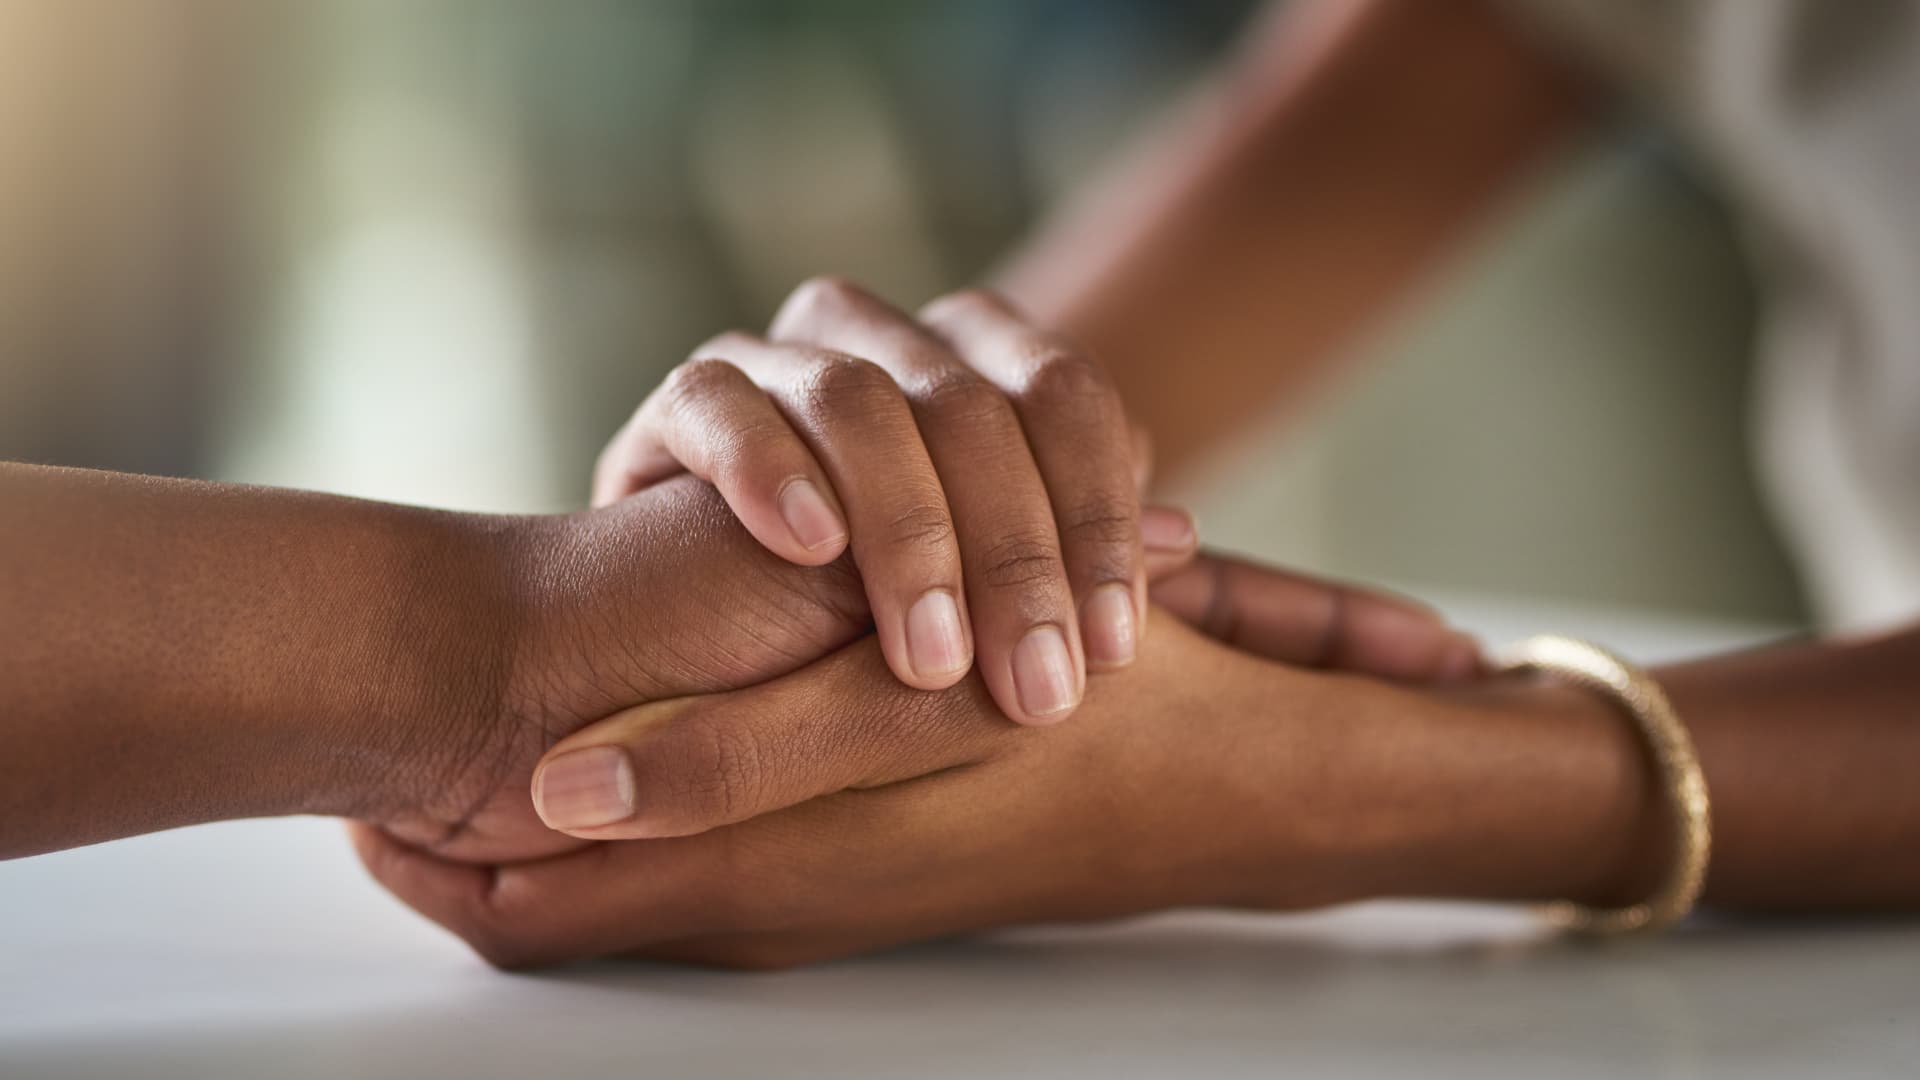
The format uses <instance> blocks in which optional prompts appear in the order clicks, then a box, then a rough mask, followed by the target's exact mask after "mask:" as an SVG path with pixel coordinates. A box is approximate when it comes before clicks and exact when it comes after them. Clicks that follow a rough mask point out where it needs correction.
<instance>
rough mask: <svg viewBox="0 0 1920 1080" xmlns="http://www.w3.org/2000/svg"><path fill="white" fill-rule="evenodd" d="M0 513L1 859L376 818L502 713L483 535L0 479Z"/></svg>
mask: <svg viewBox="0 0 1920 1080" xmlns="http://www.w3.org/2000/svg"><path fill="white" fill-rule="evenodd" d="M0 506H4V507H5V508H6V513H5V515H4V517H3V518H0V612H4V618H0V686H4V687H5V688H6V690H5V698H4V702H0V823H3V824H0V857H12V856H19V855H25V854H31V853H34V852H39V851H46V850H52V849H54V848H59V847H66V846H71V845H74V844H80V843H90V842H95V841H98V840H103V839H108V838H111V837H115V836H122V835H127V834H130V833H135V832H144V831H148V830H152V829H158V828H166V827H170V826H175V825H182V824H188V823H191V822H197V821H206V820H211V819H214V818H225V817H239V816H251V815H259V814H281V813H296V812H327V813H360V812H366V811H369V810H373V809H376V807H374V806H371V805H369V804H368V800H369V799H377V798H378V795H379V792H380V791H381V790H383V789H388V788H395V787H400V786H412V787H418V786H422V785H431V784H432V783H434V782H435V780H436V779H437V778H434V777H404V776H398V775H393V773H394V770H397V769H404V768H410V767H413V766H414V764H415V763H417V762H420V761H423V760H428V761H431V760H453V759H455V758H456V757H457V754H448V753H440V754H423V753H419V752H417V751H418V750H419V749H420V746H421V744H422V743H424V742H428V741H431V740H447V739H454V738H457V737H459V734H460V733H459V731H458V730H449V729H446V728H445V726H444V724H442V725H440V726H436V721H443V720H445V719H446V718H448V717H450V716H456V715H460V714H461V713H462V711H463V710H464V711H466V714H467V715H469V716H471V715H480V714H482V713H484V712H485V711H486V710H487V709H489V708H491V707H492V706H491V699H493V698H497V697H498V695H499V693H500V679H501V678H502V671H501V664H502V660H503V654H502V653H500V652H499V651H497V650H490V649H486V648H476V647H475V646H474V645H473V644H470V643H475V642H479V643H484V642H487V641H488V640H489V637H488V634H487V633H485V632H476V631H484V630H485V628H488V627H494V628H501V629H504V622H503V619H502V617H501V613H500V608H501V605H502V603H503V598H502V597H499V596H493V595H489V594H488V592H487V590H486V588H485V585H486V583H487V582H489V581H490V580H498V579H497V578H496V577H495V576H493V575H489V574H488V573H486V572H485V567H484V566H483V565H478V564H482V563H484V561H485V559H486V558H487V557H488V556H487V553H486V552H485V550H484V549H485V544H484V543H481V542H478V541H479V538H480V537H483V536H484V535H485V530H484V528H476V525H477V524H479V523H481V522H482V521H483V520H484V519H478V518H474V517H472V516H468V515H454V514H444V513H438V512H434V511H428V510H419V509H413V508H407V507H399V506H388V505H383V504H378V503H367V502H360V501H357V500H351V499H340V498H333V497H328V496H322V495H311V494H304V493H297V492H286V491H272V490H267V489H256V488H242V487H234V486H227V485H219V484H207V483H200V482H195V481H186V480H168V479H157V478H151V477H136V476H126V475H120V474H113V473H98V472H87V471H81V470H71V469H53V468H40V467H34V466H25V465H13V464H0ZM456 651H458V653H459V656H458V659H459V665H458V670H460V671H461V672H462V676H461V678H460V680H458V682H457V684H455V683H453V682H451V681H450V680H448V679H445V678H441V677H429V675H430V674H431V675H435V676H437V675H438V674H439V673H440V672H443V671H445V670H447V669H448V668H449V666H450V661H451V660H452V659H453V656H452V654H453V653H454V652H456ZM468 730H480V729H479V726H478V725H469V727H468Z"/></svg>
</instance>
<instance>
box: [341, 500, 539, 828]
mask: <svg viewBox="0 0 1920 1080" xmlns="http://www.w3.org/2000/svg"><path fill="white" fill-rule="evenodd" d="M540 520H541V519H538V518H532V517H503V516H489V515H479V514H456V513H445V512H438V511H427V510H416V509H411V508H404V509H403V508H392V511H391V516H390V517H389V518H388V520H384V521H379V522H374V523H370V526H369V528H368V529H367V530H365V532H364V534H363V536H362V537H361V538H360V540H361V542H362V543H363V544H364V545H365V546H364V548H363V550H364V551H365V552H366V557H365V566H366V570H365V575H364V580H363V581H362V582H361V583H360V585H361V592H360V596H359V598H358V601H357V604H356V606H357V607H358V608H359V610H360V611H361V613H362V620H363V621H362V624H361V627H360V634H358V635H354V637H357V638H358V639H359V640H352V639H351V638H350V639H349V640H350V645H349V652H350V654H357V655H358V656H359V660H358V661H357V667H356V666H354V665H350V664H348V663H344V662H342V663H337V664H335V665H333V667H334V669H335V670H336V671H337V672H339V676H340V679H341V681H342V682H343V683H344V684H345V686H346V690H345V691H344V692H343V694H342V695H341V698H342V700H343V702H344V703H345V704H346V706H347V711H346V713H345V715H344V716H343V718H342V721H341V724H342V729H341V737H340V740H339V741H340V743H341V746H342V748H343V749H345V750H346V751H347V752H346V753H343V754H339V755H335V756H334V757H333V758H332V759H331V761H330V765H332V766H333V767H332V768H331V769H330V770H329V771H328V774H327V775H326V776H325V777H323V778H322V779H323V782H322V785H321V787H320V789H319V791H318V792H317V793H316V794H317V798H318V799H319V801H320V803H321V805H319V806H317V807H313V808H310V809H315V810H317V811H318V812H324V813H330V814H337V815H342V816H351V817H358V818H363V819H367V820H385V819H390V818H392V817H395V816H402V815H405V816H414V815H419V814H423V813H424V814H432V815H436V816H443V817H447V818H448V819H449V820H451V819H453V818H454V816H455V814H454V811H455V810H458V809H463V808H464V807H466V806H467V805H470V803H471V802H472V801H473V800H475V799H477V798H479V797H480V796H481V795H482V794H483V793H484V791H485V790H486V789H487V788H488V787H489V785H490V784H491V783H492V782H493V778H491V777H489V776H486V775H483V774H485V773H488V772H489V771H490V770H491V769H492V767H493V763H495V762H497V761H500V760H503V759H505V758H506V757H507V755H506V753H505V750H506V743H507V742H508V741H509V740H510V739H511V738H512V737H513V736H514V734H515V732H514V727H515V725H514V723H513V720H512V718H511V717H510V715H509V708H508V704H507V703H508V695H509V687H510V685H511V683H512V680H513V671H514V667H515V663H516V658H517V656H518V655H519V652H520V650H521V643H522V639H523V636H524V633H525V627H526V625H527V624H528V622H529V619H528V617H527V614H526V611H527V606H528V605H527V601H526V596H527V586H526V582H527V580H528V567H527V565H526V563H527V560H526V558H525V557H524V555H523V552H525V551H526V550H527V548H528V544H527V542H526V538H527V535H528V534H529V532H531V531H532V530H533V529H534V528H535V527H536V523H537V522H539V521H540Z"/></svg>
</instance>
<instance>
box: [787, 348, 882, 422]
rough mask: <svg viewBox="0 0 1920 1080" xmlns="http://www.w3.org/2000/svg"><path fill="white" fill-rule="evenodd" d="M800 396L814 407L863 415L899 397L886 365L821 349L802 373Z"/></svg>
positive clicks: (826, 410) (819, 409)
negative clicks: (804, 372) (821, 351)
mask: <svg viewBox="0 0 1920 1080" xmlns="http://www.w3.org/2000/svg"><path fill="white" fill-rule="evenodd" d="M801 396H802V398H803V399H804V400H805V401H806V402H807V404H808V406H809V407H810V408H812V409H814V410H816V411H825V412H833V413H846V414H852V415H856V416H857V415H863V414H866V413H870V412H874V411H877V410H880V409H883V408H885V407H886V406H887V404H889V403H890V402H893V401H897V400H901V397H902V395H901V393H900V387H899V386H898V385H897V384H896V383H895V382H894V381H893V376H891V375H889V374H887V371H886V369H885V368H883V367H881V366H880V365H879V364H876V363H874V362H873V361H871V360H862V359H860V358H859V357H857V356H847V355H846V354H844V353H832V352H828V353H822V354H820V355H819V357H818V358H817V359H816V360H815V361H814V363H813V365H812V367H811V369H810V370H809V371H808V372H807V374H806V375H805V376H803V377H802V386H801Z"/></svg>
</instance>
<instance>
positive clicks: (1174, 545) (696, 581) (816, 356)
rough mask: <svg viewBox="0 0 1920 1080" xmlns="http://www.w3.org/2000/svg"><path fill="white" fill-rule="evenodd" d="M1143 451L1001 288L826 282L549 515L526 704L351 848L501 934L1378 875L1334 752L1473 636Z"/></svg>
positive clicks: (1446, 673) (809, 947)
mask: <svg viewBox="0 0 1920 1080" xmlns="http://www.w3.org/2000/svg"><path fill="white" fill-rule="evenodd" d="M1146 472H1147V468H1146V461H1145V446H1144V442H1143V441H1142V440H1140V439H1138V438H1137V437H1135V436H1134V435H1133V434H1132V433H1131V432H1130V431H1129V429H1128V425H1127V421H1126V418H1125V414H1124V411H1123V410H1122V409H1121V407H1120V404H1119V401H1118V399H1117V397H1116V396H1115V395H1114V394H1113V391H1112V389H1111V388H1110V387H1109V386H1108V385H1107V383H1106V381H1105V379H1104V376H1103V375H1102V374H1101V373H1100V369H1099V368H1098V367H1097V365H1096V364H1094V363H1093V362H1092V361H1091V360H1090V359H1089V358H1086V357H1083V356H1081V355H1080V354H1079V353H1078V352H1077V351H1076V350H1075V349H1074V348H1073V347H1072V345H1071V343H1069V342H1067V341H1065V340H1064V339H1062V338H1060V337H1058V336H1056V335H1053V334H1049V333H1046V332H1044V331H1042V330H1040V329H1037V328H1035V327H1032V326H1030V325H1029V324H1027V323H1026V322H1025V321H1023V320H1022V318H1021V317H1020V316H1019V315H1018V314H1017V313H1016V312H1014V311H1013V309H1012V308H1011V307H1009V306H1008V305H1006V304H1005V303H1004V302H1001V301H999V300H998V299H996V298H994V297H992V296H990V295H987V294H981V293H967V294H961V295H959V296H955V297H949V298H946V299H944V300H941V301H938V302H936V303H935V304H933V305H930V306H929V308H928V309H926V310H925V311H923V312H922V313H921V315H920V317H918V318H914V317H909V316H907V315H904V314H902V313H900V312H897V311H895V310H893V309H892V308H890V307H888V306H887V305H886V304H884V303H883V302H881V301H879V300H878V299H876V298H874V297H872V296H870V295H868V294H866V293H864V292H862V291H860V290H858V289H857V288H855V287H852V286H850V285H847V284H845V283H842V282H838V281H833V280H825V281H817V282H812V283H809V284H808V285H806V286H803V287H802V288H801V290H799V291H798V292H797V293H796V294H795V296H794V297H793V298H792V299H791V300H790V301H789V303H788V304H787V305H786V306H785V308H784V309H783V310H782V312H781V314H780V315H779V316H778V317H777V318H776V320H775V321H774V324H773V326H772V327H771V328H770V330H769V331H768V333H767V334H766V335H765V336H753V335H746V334H739V333H736V334H728V335H723V336H721V337H719V338H716V339H714V340H713V341H712V342H709V343H708V344H707V345H705V346H702V348H701V349H700V350H697V351H696V353H695V354H694V357H693V358H692V359H691V360H690V361H689V362H688V363H687V364H686V365H683V366H682V367H681V368H679V369H678V370H677V371H676V372H675V373H674V375H673V376H672V377H670V378H669V379H668V380H667V381H666V383H665V384H664V385H663V387H662V388H661V390H660V391H658V392H657V393H656V394H654V395H653V396H652V397H650V398H649V399H648V400H647V402H646V403H644V404H643V405H642V406H641V407H640V409H639V411H638V412H637V413H636V414H635V417H634V419H633V421H632V422H630V423H629V424H628V425H627V426H626V427H625V428H624V429H623V430H622V431H621V432H620V434H619V435H617V436H616V437H615V438H614V440H613V442H612V443H611V444H610V445H609V447H608V449H607V452H606V453H605V454H604V455H603V456H602V459H601V462H600V466H599V468H598V470H597V475H596V478H595V484H594V490H595V504H596V509H594V510H592V511H590V512H587V513H583V514H580V515H575V516H573V517H570V518H566V519H561V520H560V521H558V522H556V523H554V524H553V525H551V526H550V528H552V529H554V530H556V531H557V535H554V536H548V537H543V538H541V539H540V541H539V542H537V543H535V542H529V543H527V544H526V545H525V546H526V548H527V549H528V550H529V551H530V552H537V553H538V558H539V559H540V560H541V562H542V566H541V567H539V568H535V569H534V570H532V571H531V572H530V573H529V574H527V575H526V577H527V579H528V580H530V581H533V582H535V583H536V584H535V585H534V586H532V587H530V591H531V592H532V594H533V595H532V596H530V597H528V598H526V603H525V605H524V606H525V608H526V610H528V611H531V612H532V613H533V614H532V615H531V616H530V617H529V618H528V619H526V620H525V623H526V629H525V631H524V632H523V633H520V634H518V635H517V640H516V645H515V648H514V649H513V650H512V653H511V658H510V660H509V661H508V662H507V664H506V667H507V670H506V671H505V672H504V673H502V674H501V676H500V678H499V679H498V680H497V683H498V687H499V689H498V692H497V694H496V695H494V701H493V703H492V705H491V706H490V707H491V708H492V709H493V710H494V711H495V712H497V713H498V715H499V716H500V718H501V719H500V722H499V723H498V724H496V725H493V726H491V727H490V728H489V730H488V732H487V734H486V736H485V737H482V738H476V739H474V740H470V741H471V742H472V744H473V745H471V746H467V747H465V748H464V749H463V754H464V758H463V763H462V766H461V767H460V768H459V769H457V770H454V771H453V773H452V774H451V775H453V776H455V778H456V779H455V780H454V781H453V782H451V783H449V784H448V785H447V787H446V790H445V791H443V792H441V793H439V795H438V796H437V797H435V798H432V799H425V800H421V801H420V802H419V803H418V804H417V805H412V806H407V807H402V808H398V809H396V810H392V811H390V812H383V813H381V814H378V815H370V816H372V817H375V818H377V821H374V822H368V823H361V824H357V825H356V826H354V838H355V843H356V845H357V847H358V849H359V851H360V854H361V855H362V857H363V858H364V860H365V861H366V863H367V865H368V867H369V869H370V870H371V871H372V873H373V874H374V876H375V877H376V878H378V879H379V880H380V881H381V882H382V883H383V884H385V885H386V886H388V887H389V888H391V889H392V890H393V891H394V892H395V893H397V894H398V895H399V896H400V897H401V898H402V899H404V900H405V901H406V902H407V903H409V904H411V905H412V906H413V907H415V908H416V909H418V910H419V911H420V912H422V913H423V914H425V915H426V916H428V917H429V918H432V919H434V920H435V921H437V922H439V923H441V924H442V925H444V926H446V927H447V928H449V929H450V930H452V931H453V932H455V933H456V934H458V935H460V936H461V937H462V938H464V939H465V940H467V941H468V942H469V943H471V944H472V945H473V946H474V947H475V948H476V949H477V950H478V951H479V952H480V953H481V954H482V955H483V956H485V957H486V958H487V959H489V960H490V961H492V962H494V963H497V964H501V965H505V966H525V965H532V964H544V963H552V962H558V961H564V960H569V959H576V958H584V957H590V956H600V955H608V954H618V955H636V956H648V957H659V958H670V959H676V960H688V961H697V962H704V963H718V964H726V965H733V966H748V967H765V966H781V965H788V964H793V963H799V962H804V961H810V960H815V959H820V958H825V957H830V956H835V955H843V954H847V953H851V952H857V951H862V950H866V949H871V948H876V947H881V946H885V945H889V944H893V943H897V942H902V941H908V940H913V939H918V938H923V937H930V936H938V935H945V934H951V933H956V932H962V931H967V930H973V929H978V928H983V927H988V926H994V925H1000V924H1005V923H1010V922H1018V921H1029V920H1041V919H1044V920H1056V919H1084V918H1098V917H1104V916H1111V915H1117V914H1123V913H1128V912H1134V911H1144V910H1150V909H1155V908H1161V907H1169V906H1180V905H1193V904H1251V905H1256V906H1262V907H1294V906H1301V905H1307V904H1317V903H1325V902H1329V901H1332V900H1337V899H1340V898H1342V897H1346V896H1350V895H1360V892H1361V890H1362V889H1364V888H1366V887H1367V886H1368V885H1369V884H1371V883H1367V882H1362V881H1360V880H1358V879H1357V878H1356V877H1354V875H1353V874H1352V873H1351V872H1350V871H1351V868H1352V867H1354V866H1356V865H1360V863H1358V862H1356V860H1354V859H1353V858H1351V857H1348V858H1342V859H1337V860H1335V859H1327V858H1324V857H1323V856H1324V855H1325V853H1326V851H1327V849H1328V848H1329V845H1330V841H1329V837H1331V836H1333V835H1334V834H1335V833H1336V832H1337V831H1338V829H1337V827H1336V824H1335V823H1336V822H1339V821H1341V820H1344V819H1345V818H1346V817H1347V816H1350V813H1351V810H1352V808H1351V807H1350V806H1347V805H1345V802H1346V800H1347V799H1348V796H1347V795H1346V794H1344V793H1343V788H1342V785H1338V784H1335V783H1332V782H1330V780H1329V777H1330V776H1332V775H1335V774H1336V771H1337V770H1336V766H1337V764H1338V763H1339V762H1342V761H1343V760H1345V759H1344V758H1343V756H1342V755H1346V754H1350V753H1353V752H1355V751H1352V750H1350V749H1349V747H1351V746H1352V745H1353V744H1354V739H1355V733H1356V732H1358V731H1361V730H1363V729H1365V727H1366V725H1365V724H1364V723H1360V722H1358V718H1360V717H1363V716H1378V717H1389V716H1395V715H1399V714H1401V713H1404V712H1405V711H1406V710H1407V709H1409V708H1411V707H1413V704H1414V701H1413V695H1409V694H1405V693H1402V692H1401V691H1397V690H1395V689H1393V688H1392V687H1391V686H1390V685H1389V681H1390V680H1397V681H1402V682H1422V681H1449V680H1458V679H1461V678H1464V677H1466V676H1468V675H1470V674H1472V673H1473V672H1474V671H1475V670H1476V666H1477V653H1476V651H1475V649H1474V648H1473V645H1472V643H1471V641H1470V640H1469V639H1467V638H1465V637H1464V636H1462V635H1460V634H1458V633H1456V632H1454V631H1452V630H1450V629H1448V628H1447V627H1446V626H1445V625H1444V624H1442V623H1441V622H1440V621H1439V620H1438V619H1437V618H1436V617H1435V616H1434V615H1433V614H1432V613H1431V612H1429V611H1427V610H1426V609H1423V608H1420V607H1417V606H1415V605H1411V604H1408V603H1406V602H1404V601H1400V600H1397V599H1395V598H1390V597H1386V596H1382V595H1378V594H1373V593H1369V592H1364V591H1361V590H1356V589H1352V588H1349V587H1341V586H1334V585H1329V584H1324V583H1320V582H1316V581H1312V580H1309V579H1306V578H1302V577H1299V576H1296V575H1290V574H1284V573H1280V572H1276V571H1271V570H1266V569H1262V568H1258V567H1254V566H1251V565H1248V564H1245V563H1240V562H1236V561H1232V560H1228V559H1224V558H1219V557H1216V556H1212V555H1207V554H1200V553H1197V550H1196V544H1197V541H1196V539H1195V537H1194V534H1193V529H1192V526H1191V522H1190V521H1189V520H1188V519H1186V517H1185V516H1184V515H1183V514H1180V513H1178V512H1176V511H1170V510H1164V509H1156V508H1148V509H1146V510H1144V511H1143V510H1142V509H1141V507H1140V502H1139V497H1138V493H1139V491H1141V490H1142V489H1143V487H1144V483H1145V476H1146ZM683 473H691V474H692V475H691V476H686V475H682V474H683ZM702 481H706V482H710V483H711V485H712V486H711V487H709V486H708V485H707V483H703V482H702ZM721 500H724V502H725V504H726V505H725V508H724V509H723V508H722V507H721V506H720V501H721ZM1150 580H1151V586H1150V585H1149V582H1150ZM615 582H617V583H618V584H617V586H616V585H615V584H614V583H615ZM634 597H641V598H644V606H636V605H635V604H634V603H632V602H631V598H634ZM616 598H626V601H627V602H620V600H619V599H616ZM1149 600H1150V601H1151V604H1150V603H1149ZM1149 638H1150V639H1151V645H1150V646H1148V645H1147V644H1146V642H1147V641H1148V639H1149ZM609 656H617V657H618V658H619V662H617V663H613V662H609V661H608V659H607V658H608V657H609ZM1314 669H1335V670H1339V671H1347V672H1361V673H1366V674H1369V675H1373V676H1378V677H1379V678H1376V679H1364V680H1363V679H1356V678H1351V677H1342V676H1338V675H1332V674H1327V673H1326V672H1325V671H1323V670H1314ZM1089 672H1091V677H1089V674H1088V673H1089ZM1076 710H1077V714H1076V715H1074V716H1073V718H1072V720H1071V721H1070V722H1067V723H1061V724H1057V726H1056V723H1055V722H1056V721H1059V720H1061V719H1062V718H1064V717H1065V716H1066V715H1067V714H1069V713H1075V712H1076ZM1346 854H1347V855H1349V856H1350V855H1351V854H1352V852H1351V851H1348V852H1347V853H1346Z"/></svg>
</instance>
